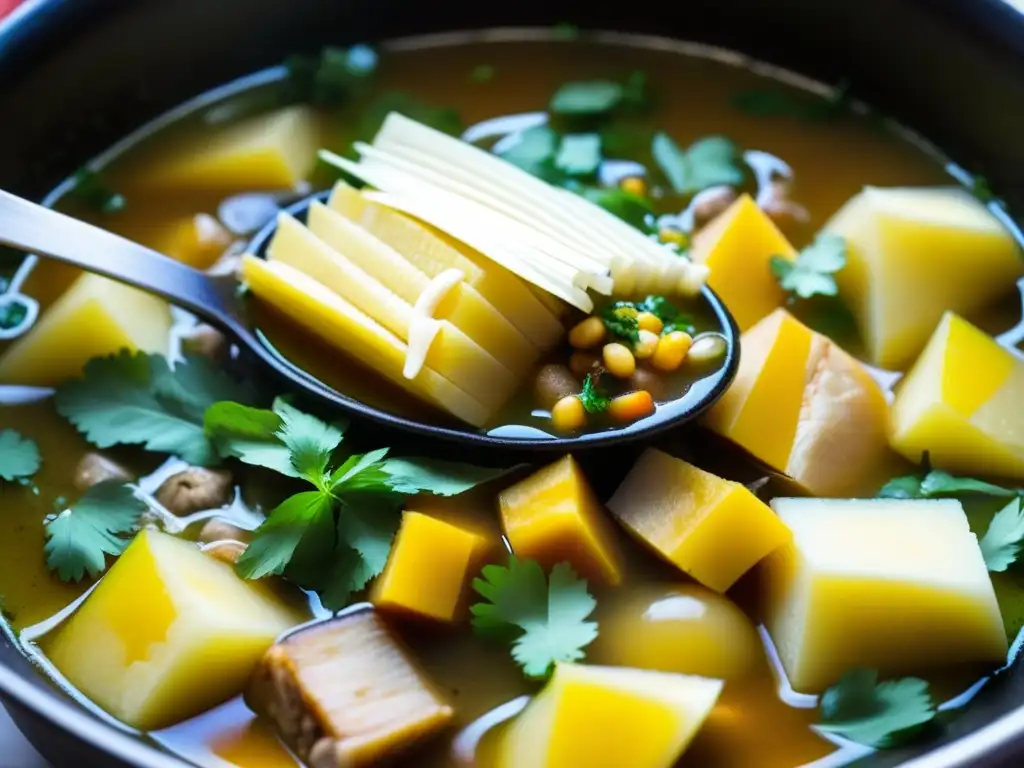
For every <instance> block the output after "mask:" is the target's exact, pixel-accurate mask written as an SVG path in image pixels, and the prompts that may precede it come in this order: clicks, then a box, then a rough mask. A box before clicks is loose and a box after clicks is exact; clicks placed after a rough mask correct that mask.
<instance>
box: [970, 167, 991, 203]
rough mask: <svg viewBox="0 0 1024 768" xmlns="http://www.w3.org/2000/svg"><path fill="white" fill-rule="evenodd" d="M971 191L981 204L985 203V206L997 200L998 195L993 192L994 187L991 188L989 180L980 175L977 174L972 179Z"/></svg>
mask: <svg viewBox="0 0 1024 768" xmlns="http://www.w3.org/2000/svg"><path fill="white" fill-rule="evenodd" d="M970 190H971V194H972V195H974V196H975V197H976V198H978V200H980V201H981V202H983V203H985V205H988V204H989V203H992V202H995V200H996V195H995V193H994V192H993V191H992V187H991V186H989V183H988V179H986V178H985V177H984V176H981V175H980V174H975V175H974V176H972V177H971V186H970Z"/></svg>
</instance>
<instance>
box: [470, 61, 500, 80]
mask: <svg viewBox="0 0 1024 768" xmlns="http://www.w3.org/2000/svg"><path fill="white" fill-rule="evenodd" d="M494 75H495V69H494V67H493V66H491V65H490V64H480V65H478V66H476V67H473V71H472V72H470V73H469V79H470V80H472V81H473V82H474V83H489V82H491V80H493V79H494Z"/></svg>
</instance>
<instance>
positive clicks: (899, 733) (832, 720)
mask: <svg viewBox="0 0 1024 768" xmlns="http://www.w3.org/2000/svg"><path fill="white" fill-rule="evenodd" d="M820 707H821V724H820V725H819V726H818V727H819V728H821V730H823V731H827V732H828V733H834V734H836V735H837V736H842V737H843V738H847V739H850V740H851V741H855V742H857V743H858V744H864V745H866V746H869V747H875V748H876V749H886V748H890V747H895V746H899V745H900V744H905V743H906V742H908V741H910V740H911V739H913V738H914V737H915V736H917V735H919V734H920V733H921V731H922V730H923V729H924V728H925V726H927V725H928V724H929V723H931V722H932V721H933V720H934V719H935V715H936V710H935V704H934V702H933V701H932V697H931V693H930V692H929V690H928V683H927V682H925V681H924V680H920V679H918V678H916V677H906V678H903V679H901V680H892V681H887V682H884V683H879V682H878V673H877V672H876V671H874V670H867V669H854V670H851V671H850V672H847V673H846V674H845V675H844V676H843V679H842V680H840V681H839V683H837V684H836V685H834V686H833V687H831V688H829V689H828V690H827V691H825V693H824V694H822V697H821V705H820Z"/></svg>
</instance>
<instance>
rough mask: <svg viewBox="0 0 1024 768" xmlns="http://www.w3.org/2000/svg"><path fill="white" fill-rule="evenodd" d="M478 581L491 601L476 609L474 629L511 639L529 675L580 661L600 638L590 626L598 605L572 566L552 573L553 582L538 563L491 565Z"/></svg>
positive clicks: (477, 587) (476, 586) (564, 565)
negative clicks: (561, 663) (588, 648)
mask: <svg viewBox="0 0 1024 768" xmlns="http://www.w3.org/2000/svg"><path fill="white" fill-rule="evenodd" d="M481 575H482V576H483V578H479V579H474V580H473V589H474V590H476V591H477V592H478V593H479V594H480V595H481V596H483V597H484V599H485V600H486V601H487V602H482V603H476V604H475V605H473V606H472V607H471V608H470V611H471V612H472V614H473V626H474V627H475V628H476V630H477V631H478V632H479V633H480V634H482V635H486V636H491V637H494V638H496V639H501V640H506V639H508V638H510V637H511V642H512V658H514V659H515V660H516V662H518V663H519V665H520V666H522V667H523V671H524V672H525V673H526V675H527V676H529V677H533V678H543V677H546V676H547V675H548V674H550V673H551V670H552V668H553V667H554V665H555V664H557V663H559V662H571V661H579V660H580V659H582V658H583V657H584V651H583V649H584V648H586V647H587V646H588V645H590V643H592V642H593V641H594V639H595V638H596V637H597V623H596V622H593V621H587V620H586V619H587V617H589V616H590V614H591V613H593V611H594V608H595V607H596V606H597V602H596V601H595V600H594V598H593V597H592V596H591V595H590V593H589V592H588V591H587V582H586V581H584V580H582V579H580V578H578V577H577V576H576V574H575V572H574V571H573V570H572V568H571V567H570V566H569V565H568V564H567V563H559V564H558V565H556V566H555V567H554V568H552V569H551V576H550V578H549V579H546V578H545V577H544V571H543V570H542V569H541V567H540V565H538V564H537V563H536V562H535V561H533V560H525V561H520V560H518V559H517V558H516V557H515V556H512V557H510V558H509V563H508V566H507V567H505V566H501V565H488V566H485V567H484V569H483V573H482V574H481Z"/></svg>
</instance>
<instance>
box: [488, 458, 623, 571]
mask: <svg viewBox="0 0 1024 768" xmlns="http://www.w3.org/2000/svg"><path fill="white" fill-rule="evenodd" d="M498 505H499V507H500V508H501V523H502V526H503V527H504V529H505V535H506V536H507V537H508V541H509V543H510V544H511V545H512V551H513V552H514V553H515V554H516V555H517V556H518V557H520V558H522V559H524V560H536V561H537V562H538V563H540V564H541V565H542V566H543V567H544V568H550V567H552V566H554V565H557V564H558V563H561V562H567V563H569V564H570V565H572V567H573V568H575V569H576V571H577V572H578V573H580V574H582V575H583V576H584V577H585V578H587V579H589V580H591V581H596V582H600V583H603V584H612V585H615V584H618V583H620V582H621V581H622V564H621V559H622V558H621V555H620V553H619V548H618V546H617V544H616V542H615V530H614V527H613V526H612V523H611V521H610V520H609V519H608V518H607V517H606V516H605V512H604V510H603V509H602V508H601V504H600V503H599V502H598V500H597V497H596V496H594V492H593V490H591V488H590V484H589V483H588V482H587V478H586V477H584V476H583V472H582V471H581V470H580V468H579V465H578V464H577V463H576V461H575V459H573V457H572V456H565V457H564V458H562V459H559V460H558V461H556V462H555V463H554V464H550V465H548V466H546V467H544V468H543V469H541V470H538V471H537V472H535V473H533V474H532V475H530V476H529V477H528V478H526V479H525V480H522V481H520V482H519V483H516V484H515V485H513V486H512V487H511V488H507V489H505V490H504V491H502V492H501V494H499V496H498Z"/></svg>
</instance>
